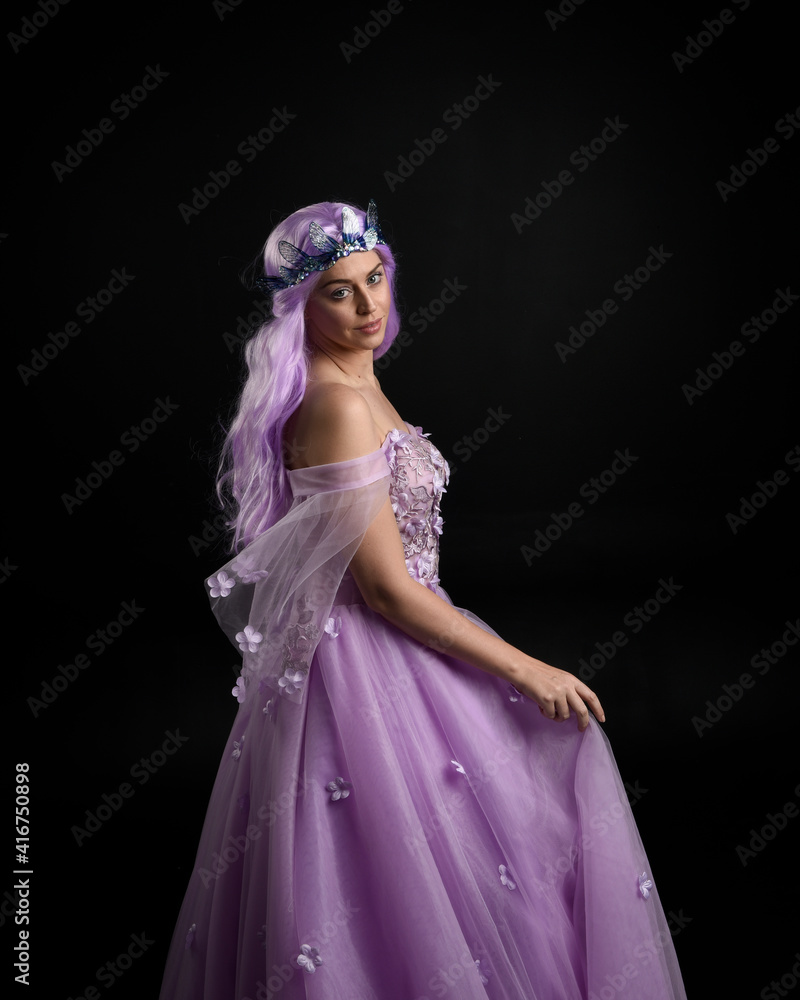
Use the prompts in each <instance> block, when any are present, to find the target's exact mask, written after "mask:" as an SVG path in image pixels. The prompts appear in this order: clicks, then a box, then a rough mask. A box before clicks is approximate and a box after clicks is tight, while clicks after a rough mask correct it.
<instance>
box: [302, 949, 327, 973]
mask: <svg viewBox="0 0 800 1000" xmlns="http://www.w3.org/2000/svg"><path fill="white" fill-rule="evenodd" d="M297 964H298V965H299V966H300V968H301V969H304V970H305V971H306V972H316V971H317V968H318V967H319V966H320V965H322V959H321V958H320V955H319V948H312V947H311V945H310V944H304V945H302V946H301V948H300V954H299V955H298V956H297Z"/></svg>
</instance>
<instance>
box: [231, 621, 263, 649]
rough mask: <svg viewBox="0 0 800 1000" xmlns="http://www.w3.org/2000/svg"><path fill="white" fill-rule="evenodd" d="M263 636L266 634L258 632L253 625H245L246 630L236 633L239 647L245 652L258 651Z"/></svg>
mask: <svg viewBox="0 0 800 1000" xmlns="http://www.w3.org/2000/svg"><path fill="white" fill-rule="evenodd" d="M263 638H264V636H263V635H262V634H261V633H260V632H256V630H255V629H254V628H253V626H252V625H245V627H244V632H237V633H236V641H237V642H238V643H239V649H241V650H243V652H245V653H257V652H258V644H259V643H260V642H261V640H262V639H263Z"/></svg>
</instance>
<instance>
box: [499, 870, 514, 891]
mask: <svg viewBox="0 0 800 1000" xmlns="http://www.w3.org/2000/svg"><path fill="white" fill-rule="evenodd" d="M499 870H500V881H501V882H502V883H503V885H504V886H505V887H506V888H507V889H516V888H517V883H516V882H515V881H514V880H513V879H512V878H511V872H510V871H509V870H508V868H506V866H505V865H500V869H499Z"/></svg>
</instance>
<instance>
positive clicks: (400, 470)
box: [382, 425, 450, 587]
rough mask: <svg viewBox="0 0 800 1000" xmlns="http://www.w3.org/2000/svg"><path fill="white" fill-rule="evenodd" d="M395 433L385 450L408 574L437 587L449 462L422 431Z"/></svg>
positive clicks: (390, 491) (385, 445)
mask: <svg viewBox="0 0 800 1000" xmlns="http://www.w3.org/2000/svg"><path fill="white" fill-rule="evenodd" d="M408 428H409V429H406V430H402V431H401V430H392V431H389V433H388V434H387V435H386V439H385V440H384V442H383V445H382V448H383V451H384V453H385V455H386V460H387V461H388V463H389V469H390V470H391V475H392V478H391V484H390V486H389V495H390V497H391V500H392V509H393V510H394V516H395V517H396V518H397V526H398V527H399V529H400V536H401V538H402V540H403V552H404V554H405V559H406V566H407V567H408V572H409V574H410V575H411V576H412V577H413V578H414V579H415V580H418V581H419V582H420V583H423V584H425V585H426V586H428V587H434V586H436V584H438V582H439V574H438V568H439V536H440V535H441V533H442V524H443V522H442V518H441V515H440V513H439V504H440V502H441V498H442V494H443V493H445V492H446V490H445V486H446V484H447V482H448V480H449V477H450V470H449V468H448V466H447V462H446V461H445V460H444V458H443V457H442V455H441V453H440V452H439V451H438V450H437V449H436V448H435V447H434V445H432V444H431V442H430V441H429V440H428V436H427V435H426V434H423V433H422V429H421V428H420V427H416V428H411V427H410V425H408Z"/></svg>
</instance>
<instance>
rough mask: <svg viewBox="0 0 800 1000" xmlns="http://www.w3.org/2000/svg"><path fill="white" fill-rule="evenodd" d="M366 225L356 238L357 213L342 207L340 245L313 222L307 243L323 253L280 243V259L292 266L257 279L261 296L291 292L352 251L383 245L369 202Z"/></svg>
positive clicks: (374, 213) (376, 218) (373, 207)
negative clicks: (310, 251) (286, 290)
mask: <svg viewBox="0 0 800 1000" xmlns="http://www.w3.org/2000/svg"><path fill="white" fill-rule="evenodd" d="M366 222H367V228H366V229H365V230H364V233H363V235H359V232H358V219H357V218H356V213H355V212H354V211H353V210H352V209H351V208H348V207H347V206H345V207H344V208H343V209H342V242H341V243H337V242H336V240H334V239H332V238H331V237H330V236H328V234H327V233H326V232H325V230H324V229H323V228H322V226H320V225H318V223H316V222H312V223H311V224H310V225H309V227H308V235H309V239H310V240H311V242H312V243H313V244H314V246H315V247H316V248H317V249H318V250H322V253H321V254H317V255H312V254H307V253H304V252H303V251H302V250H300V249H299V248H298V247H296V246H293V245H292V244H291V243H288V242H287V241H286V240H281V242H280V243H279V244H278V249H279V250H280V252H281V257H283V259H284V260H286V261H288V262H289V263H290V264H291V265H292V266H291V267H281V268H280V269H279V274H278V275H274V274H265V275H264V277H263V278H256V280H255V282H254V283H255V285H256V286H257V287H258V288H260V289H261V291H263V292H277V291H279V290H280V289H282V288H291V287H292V286H293V285H299V284H300V282H301V281H304V280H305V279H306V278H307V277H308V276H309V274H314V273H315V272H316V271H327V270H328V268H329V267H333V265H334V264H335V263H336V261H337V260H339V258H340V257H349V256H350V254H351V253H353V252H354V251H359V252H363V251H365V250H371V249H372V248H373V247H374V246H375V245H376V244H377V243H383V244H384V245H386V240H384V238H383V234H382V233H381V227H380V225H379V224H378V209H377V208H376V207H375V202H374V201H372V200H370V203H369V205H368V206H367V219H366Z"/></svg>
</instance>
